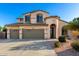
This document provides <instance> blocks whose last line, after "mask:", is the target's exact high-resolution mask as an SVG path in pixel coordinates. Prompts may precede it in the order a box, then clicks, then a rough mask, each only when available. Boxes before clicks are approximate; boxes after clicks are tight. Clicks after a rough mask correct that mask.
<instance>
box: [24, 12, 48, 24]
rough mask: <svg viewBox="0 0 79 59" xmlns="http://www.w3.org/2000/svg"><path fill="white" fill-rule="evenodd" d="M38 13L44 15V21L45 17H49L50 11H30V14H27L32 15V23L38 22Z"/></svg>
mask: <svg viewBox="0 0 79 59" xmlns="http://www.w3.org/2000/svg"><path fill="white" fill-rule="evenodd" d="M37 14H42V15H43V21H44V18H46V17H48V13H46V12H42V11H38V12H34V13H29V14H26V15H30V16H31V20H30V22H31V23H37V18H36V16H37ZM26 15H25V16H26ZM24 20H25V18H24Z"/></svg>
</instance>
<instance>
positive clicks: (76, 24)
mask: <svg viewBox="0 0 79 59" xmlns="http://www.w3.org/2000/svg"><path fill="white" fill-rule="evenodd" d="M65 28H66V29H69V30H75V31H79V17H78V18H74V19H73V20H72V21H70V22H69V23H68V25H66V26H65Z"/></svg>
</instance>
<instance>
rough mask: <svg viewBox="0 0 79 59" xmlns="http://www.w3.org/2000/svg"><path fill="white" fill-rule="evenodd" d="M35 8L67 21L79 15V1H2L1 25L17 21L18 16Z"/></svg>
mask: <svg viewBox="0 0 79 59" xmlns="http://www.w3.org/2000/svg"><path fill="white" fill-rule="evenodd" d="M34 10H44V11H47V12H49V16H60V18H61V19H62V20H64V21H67V22H69V21H71V20H73V19H74V18H75V17H79V4H78V3H0V26H4V25H5V24H11V23H16V22H17V19H16V18H17V17H18V16H20V15H21V14H23V13H26V12H31V11H34Z"/></svg>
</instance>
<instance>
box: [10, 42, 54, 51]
mask: <svg viewBox="0 0 79 59" xmlns="http://www.w3.org/2000/svg"><path fill="white" fill-rule="evenodd" d="M53 48H54V41H44V42H33V43H31V44H22V45H20V46H15V47H11V48H10V49H9V50H10V51H13V50H52V49H53Z"/></svg>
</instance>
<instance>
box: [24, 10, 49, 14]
mask: <svg viewBox="0 0 79 59" xmlns="http://www.w3.org/2000/svg"><path fill="white" fill-rule="evenodd" d="M38 11H42V12H45V13H48V12H47V11H44V10H34V11H31V12H26V13H23V14H28V13H34V12H38Z"/></svg>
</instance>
